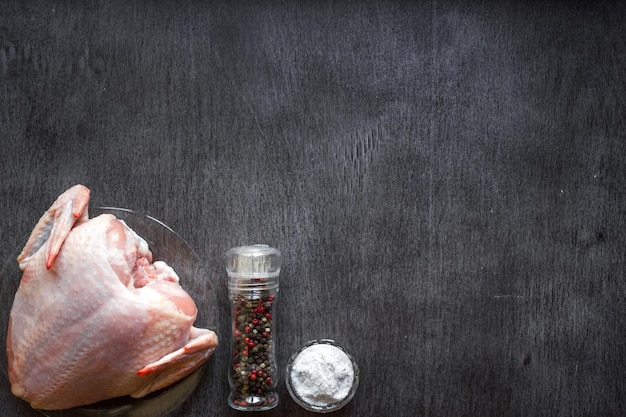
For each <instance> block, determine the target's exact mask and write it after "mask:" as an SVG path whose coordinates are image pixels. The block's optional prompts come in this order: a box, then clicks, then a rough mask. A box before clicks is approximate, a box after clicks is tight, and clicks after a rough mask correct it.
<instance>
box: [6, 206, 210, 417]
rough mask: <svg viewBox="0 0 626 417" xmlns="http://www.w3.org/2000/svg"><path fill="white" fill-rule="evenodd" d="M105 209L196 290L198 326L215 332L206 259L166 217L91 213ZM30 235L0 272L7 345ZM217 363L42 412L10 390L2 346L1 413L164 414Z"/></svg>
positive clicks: (60, 416) (54, 416)
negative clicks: (148, 388)
mask: <svg viewBox="0 0 626 417" xmlns="http://www.w3.org/2000/svg"><path fill="white" fill-rule="evenodd" d="M103 213H110V214H113V215H115V217H117V218H118V219H120V220H124V221H125V222H126V224H128V226H129V227H130V228H132V229H133V230H134V231H135V232H136V233H137V234H138V235H139V236H141V237H143V238H144V239H145V240H146V242H148V246H149V247H150V250H151V251H152V254H153V258H154V260H155V261H156V260H163V261H165V262H167V263H168V264H169V265H170V266H171V267H172V268H174V270H175V271H176V273H177V274H178V276H179V277H180V283H181V286H182V287H183V288H184V289H185V291H187V293H189V295H191V297H192V298H193V300H194V301H195V303H196V306H197V307H198V317H197V319H196V323H195V326H196V327H203V328H208V329H211V330H213V331H216V328H217V324H218V316H217V314H218V306H217V297H216V295H215V290H214V288H215V287H214V285H213V282H212V279H211V278H210V277H209V276H208V274H207V273H206V268H205V266H204V263H203V262H202V260H201V259H200V257H199V256H198V254H197V253H196V252H195V251H194V250H193V249H192V248H191V247H190V246H189V245H188V244H187V242H185V240H184V239H183V238H181V237H180V236H179V235H178V234H176V232H174V231H173V230H172V229H171V228H170V227H168V226H167V225H165V224H164V223H163V222H161V221H159V220H157V219H155V218H153V217H150V216H147V215H144V214H141V213H138V212H135V211H133V210H128V209H123V208H115V207H98V208H91V207H90V208H89V217H90V218H91V217H96V216H98V215H99V214H103ZM26 238H27V237H26ZM26 238H24V240H23V241H22V242H21V244H20V245H19V246H18V247H17V248H16V249H15V251H14V253H12V254H11V255H10V257H9V259H7V260H6V261H5V262H4V265H3V268H2V270H1V271H0V302H2V307H0V322H1V324H2V328H0V343H1V346H3V347H4V346H6V331H7V328H8V321H9V314H10V309H11V306H12V304H13V298H14V295H15V292H16V291H17V288H18V286H19V283H20V279H21V277H22V272H21V271H20V269H19V267H18V264H17V261H16V258H17V256H18V254H19V253H20V252H21V250H22V248H23V246H24V244H25V243H26ZM212 363H213V361H212V360H211V359H209V361H207V362H206V363H205V364H204V365H203V366H202V367H200V368H199V369H197V370H196V371H195V372H193V373H192V374H191V375H189V376H187V377H186V378H184V379H182V380H181V381H178V382H177V383H175V384H173V385H170V386H169V387H167V388H164V389H162V390H159V391H156V392H153V393H151V394H149V395H147V396H146V397H144V398H140V399H137V398H131V397H119V398H113V399H110V400H105V401H101V402H99V403H96V404H92V405H88V406H82V407H77V408H72V409H69V410H60V411H43V410H34V409H33V408H32V407H30V405H29V404H28V403H26V402H25V401H23V400H21V399H19V398H17V397H14V396H13V395H12V394H11V388H10V384H9V380H8V375H7V358H6V353H5V352H4V351H3V350H0V403H2V404H3V405H4V409H3V411H2V416H6V417H12V416H18V415H19V416H24V417H26V416H34V417H35V416H41V415H42V414H43V415H44V416H47V417H84V416H97V417H113V416H115V417H135V416H150V417H162V416H165V415H166V414H168V413H170V412H172V411H173V410H175V409H176V408H178V407H179V406H180V405H181V404H182V403H183V402H184V401H185V400H186V399H187V398H188V397H189V395H191V393H192V392H193V391H194V390H195V388H196V387H197V386H198V384H199V383H200V381H201V379H202V375H203V374H205V373H206V372H205V371H206V370H207V368H208V367H210V366H212Z"/></svg>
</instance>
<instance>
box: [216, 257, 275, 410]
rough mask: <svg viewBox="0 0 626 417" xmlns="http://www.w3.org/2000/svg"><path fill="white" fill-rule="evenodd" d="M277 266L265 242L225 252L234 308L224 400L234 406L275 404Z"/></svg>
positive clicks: (265, 407)
mask: <svg viewBox="0 0 626 417" xmlns="http://www.w3.org/2000/svg"><path fill="white" fill-rule="evenodd" d="M280 267H281V253H280V252H279V251H278V250H277V249H274V248H271V247H269V246H267V245H252V246H241V247H237V248H232V249H230V250H229V251H228V252H226V272H227V274H228V294H229V298H230V301H231V307H232V309H231V319H232V320H231V322H232V336H231V346H232V359H231V362H230V367H229V372H228V381H229V384H230V389H231V390H230V395H229V397H228V404H229V405H230V406H231V407H232V408H234V409H236V410H240V411H264V410H269V409H271V408H274V407H276V406H277V405H278V400H279V398H278V393H277V392H276V386H277V379H278V373H277V368H276V359H275V354H274V352H275V349H276V326H275V325H274V323H275V320H274V319H275V314H276V313H275V310H274V307H275V304H276V299H277V296H278V289H279V282H278V275H279V273H280Z"/></svg>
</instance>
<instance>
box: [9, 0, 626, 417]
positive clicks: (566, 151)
mask: <svg viewBox="0 0 626 417" xmlns="http://www.w3.org/2000/svg"><path fill="white" fill-rule="evenodd" d="M543 3H544V2H537V4H534V5H533V4H530V3H528V2H462V1H457V2H453V1H429V2H399V1H376V2H360V1H348V2H326V1H320V2H279V1H267V2H237V3H233V2H200V1H169V2H166V1H161V2H158V1H132V2H126V1H110V2H109V1H98V2H78V1H56V2H43V1H33V2H20V1H0V140H1V149H0V196H1V198H0V214H1V215H0V256H2V259H7V258H8V257H9V256H10V255H11V253H12V252H13V251H14V250H15V248H16V247H17V245H18V244H19V243H20V242H21V239H22V238H23V237H24V236H25V235H26V234H27V233H29V231H30V230H31V228H32V226H33V225H34V223H35V222H36V221H37V219H38V218H39V216H40V215H41V214H42V213H43V211H44V210H45V209H46V208H47V207H48V206H49V204H50V203H51V202H52V201H53V200H54V198H55V197H56V196H57V195H58V194H60V193H61V192H62V191H64V190H65V189H66V188H68V187H69V186H71V185H73V184H75V183H83V184H85V185H87V186H88V187H89V188H91V190H92V205H94V206H102V205H108V206H118V207H127V208H132V209H137V210H140V211H143V212H146V213H149V214H151V215H153V216H154V217H156V218H158V219H160V220H162V221H164V222H165V223H167V224H168V225H170V226H171V227H172V228H173V229H174V230H176V231H177V232H179V233H180V235H182V236H183V237H184V238H185V239H186V240H187V241H188V242H189V243H190V245H191V246H192V247H194V248H195V249H196V251H197V252H198V253H199V254H200V255H201V256H202V257H203V258H204V259H205V260H206V262H207V264H208V265H209V272H210V275H211V279H212V280H213V282H214V283H215V285H216V288H217V295H218V299H219V311H220V316H219V328H218V332H219V335H220V336H221V339H222V345H221V347H220V349H219V350H218V351H217V352H216V354H215V356H214V358H213V362H212V366H211V367H210V369H209V372H208V373H207V374H205V375H204V377H203V379H202V381H201V384H200V387H199V388H198V389H197V390H196V391H195V392H194V394H193V395H192V396H191V398H190V399H189V400H188V401H187V402H186V403H185V404H184V406H183V407H182V408H180V409H178V410H177V411H175V412H174V413H172V414H171V415H172V416H176V417H182V416H185V417H186V416H203V417H204V416H235V415H242V414H241V413H238V412H235V411H233V410H230V409H229V407H228V406H227V403H226V397H227V395H228V383H227V377H226V372H227V361H228V357H229V353H228V350H229V348H228V335H229V318H228V311H229V308H228V303H227V301H226V296H227V292H226V286H225V272H224V269H223V265H222V260H221V255H222V254H223V253H224V252H225V251H226V250H227V249H229V248H230V247H233V246H238V245H241V244H250V243H259V242H262V243H267V244H270V245H272V246H275V247H277V248H279V249H280V250H281V251H282V252H283V254H284V257H285V264H284V268H283V273H282V275H281V278H282V281H281V282H282V284H281V292H280V303H279V304H278V307H277V309H278V316H279V317H278V318H277V325H278V326H279V327H278V329H279V330H278V331H279V336H278V337H279V339H278V351H277V354H278V360H279V362H280V363H281V364H282V365H284V364H286V361H287V359H288V357H289V355H290V354H291V353H292V352H293V351H294V350H295V349H296V348H297V347H298V346H299V345H300V344H302V343H304V342H306V341H308V340H310V339H314V338H321V337H325V338H333V339H335V340H337V341H339V342H341V343H343V344H344V345H346V346H347V347H348V348H349V349H351V350H352V352H353V353H354V355H355V356H356V358H357V360H358V361H359V364H360V365H361V373H362V381H361V385H360V388H359V390H358V392H357V394H356V396H355V398H354V400H353V401H352V402H351V404H350V406H349V407H348V408H346V409H344V410H341V411H340V412H338V413H336V415H340V416H390V417H392V416H619V415H626V400H625V397H626V381H625V378H624V372H625V370H626V336H625V332H626V307H625V304H624V302H625V293H626V285H625V284H624V272H625V271H624V268H625V265H626V258H625V255H624V254H625V246H626V245H625V244H626V237H625V227H624V226H625V224H624V220H625V213H626V180H625V179H624V178H625V176H624V175H625V168H626V162H625V160H624V158H625V157H626V149H625V147H626V133H625V132H626V130H625V129H626V123H625V122H624V120H625V110H626V107H625V105H624V104H625V101H626V85H625V83H626V67H625V66H626V41H625V39H626V38H625V36H624V31H625V30H626V20H625V18H626V12H625V9H624V8H623V7H622V6H620V5H619V3H618V2H615V3H612V2H597V4H595V3H596V2H593V3H592V2H589V3H578V4H576V3H574V2H551V3H548V2H545V3H546V4H543ZM10 302H11V300H10V299H3V300H2V303H3V304H4V305H5V307H4V308H7V307H6V306H7V305H8V304H10ZM2 332H3V333H4V330H2ZM3 337H4V336H3ZM2 340H4V338H3V339H2ZM0 389H1V391H2V392H1V393H0V409H2V410H3V411H2V415H3V416H5V415H7V416H13V415H25V416H30V415H32V413H31V412H30V411H29V409H28V407H18V408H16V409H14V408H13V407H14V401H13V398H12V397H11V395H10V393H9V389H8V384H7V382H6V377H5V376H4V375H2V381H1V384H0ZM279 390H280V391H279V392H280V394H281V398H282V399H281V403H280V405H279V407H278V408H276V409H274V410H272V411H269V412H266V413H263V414H262V415H267V416H305V415H310V414H309V413H307V412H305V411H304V410H302V409H300V408H299V407H298V406H297V405H296V404H295V403H294V402H293V401H292V400H291V399H290V398H289V397H288V395H287V392H286V390H285V388H284V381H283V380H281V381H280V385H279Z"/></svg>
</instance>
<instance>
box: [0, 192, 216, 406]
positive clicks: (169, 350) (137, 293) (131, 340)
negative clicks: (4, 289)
mask: <svg viewBox="0 0 626 417" xmlns="http://www.w3.org/2000/svg"><path fill="white" fill-rule="evenodd" d="M88 203H89V189H87V188H86V187H84V186H82V185H76V186H74V187H72V188H70V189H69V190H67V191H66V192H64V193H63V194H62V195H61V196H59V198H58V199H57V200H56V201H55V202H54V204H53V205H52V206H51V207H50V209H49V210H48V211H47V212H46V213H45V214H44V215H43V217H42V218H41V219H40V220H39V222H38V223H37V225H36V226H35V228H34V230H33V232H32V234H31V236H30V238H29V239H28V241H27V243H26V245H25V247H24V250H23V251H22V253H21V254H20V255H19V256H18V258H17V260H18V262H19V265H20V269H21V270H22V271H23V275H22V279H21V282H20V286H19V288H18V290H17V293H16V295H15V300H14V302H13V306H12V308H11V314H10V319H9V328H8V334H7V355H8V363H9V370H8V371H9V372H8V373H9V380H10V383H11V391H12V393H13V394H14V395H15V396H17V397H20V398H22V399H24V400H25V401H28V402H29V403H30V404H31V405H32V407H34V408H37V409H47V410H54V409H65V408H71V407H76V406H80V405H86V404H90V403H94V402H98V401H100V400H104V399H108V398H113V397H119V396H125V395H131V396H133V397H143V396H145V395H146V394H148V393H150V392H152V391H155V390H158V389H160V388H163V387H166V386H168V385H170V384H172V383H173V382H175V381H177V380H180V379H182V378H183V377H185V376H186V375H188V374H190V373H191V372H193V371H194V370H195V369H196V368H198V367H199V366H200V365H201V364H202V363H204V362H205V361H206V360H207V359H208V358H209V357H210V355H211V354H212V353H213V351H214V350H215V348H216V346H217V343H218V340H217V336H216V335H215V333H214V332H212V331H210V330H207V329H200V328H196V327H194V326H193V323H194V321H195V319H196V313H197V309H196V305H195V303H194V301H193V300H192V299H191V297H190V296H189V295H188V294H187V292H185V291H184V290H183V289H182V288H181V286H180V285H179V284H178V280H179V278H178V276H177V275H176V273H175V272H174V270H173V269H172V268H170V267H169V266H168V265H167V264H166V263H165V262H162V261H157V262H153V261H152V253H151V252H150V250H149V248H148V245H147V243H146V242H145V241H144V240H143V239H142V238H141V237H139V236H138V235H137V234H136V233H135V232H133V231H132V230H131V229H130V228H129V227H128V226H127V225H126V224H125V223H123V222H122V221H120V220H118V219H116V218H115V217H114V216H112V215H110V214H102V215H100V216H98V217H95V218H92V219H89V217H88V212H87V207H88Z"/></svg>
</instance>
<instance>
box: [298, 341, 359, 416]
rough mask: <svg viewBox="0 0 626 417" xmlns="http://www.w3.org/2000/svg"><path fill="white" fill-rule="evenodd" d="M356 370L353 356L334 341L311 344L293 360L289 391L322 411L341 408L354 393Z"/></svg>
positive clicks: (306, 403) (301, 400)
mask: <svg viewBox="0 0 626 417" xmlns="http://www.w3.org/2000/svg"><path fill="white" fill-rule="evenodd" d="M355 371H356V372H358V371H357V370H356V366H355V364H354V362H353V360H352V359H351V358H350V356H348V354H347V353H346V352H345V351H344V350H343V349H341V348H340V347H337V346H335V345H334V343H332V341H326V340H322V341H320V343H317V342H313V343H309V344H308V346H307V345H305V346H304V347H303V349H302V350H301V351H299V353H297V354H296V355H295V357H294V358H293V359H292V363H291V365H290V367H289V375H288V379H289V388H291V390H292V391H293V393H294V394H295V399H297V400H300V402H303V403H304V405H305V406H306V405H308V406H312V407H310V408H313V409H316V408H317V409H319V411H321V410H323V409H325V410H326V411H330V410H328V408H329V407H331V408H336V409H338V408H341V406H343V405H344V403H342V402H343V401H344V400H347V401H349V398H348V396H350V394H354V391H353V390H352V388H353V386H354V385H355V380H356V378H355ZM347 401H345V402H347ZM301 405H302V404H301ZM335 406H336V407H335ZM314 411H315V410H314Z"/></svg>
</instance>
